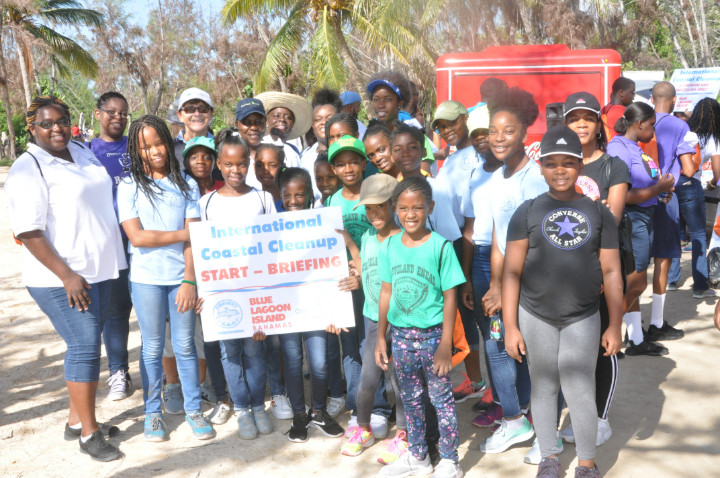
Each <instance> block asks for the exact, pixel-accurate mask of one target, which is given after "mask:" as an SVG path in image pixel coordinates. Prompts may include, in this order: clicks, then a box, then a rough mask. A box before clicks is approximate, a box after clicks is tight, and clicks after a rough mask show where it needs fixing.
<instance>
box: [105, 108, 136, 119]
mask: <svg viewBox="0 0 720 478" xmlns="http://www.w3.org/2000/svg"><path fill="white" fill-rule="evenodd" d="M100 111H102V112H103V113H105V114H106V115H108V116H109V117H111V118H122V119H127V118H128V116H130V113H127V112H125V111H113V110H103V109H100Z"/></svg>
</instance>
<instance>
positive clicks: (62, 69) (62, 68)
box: [50, 55, 72, 78]
mask: <svg viewBox="0 0 720 478" xmlns="http://www.w3.org/2000/svg"><path fill="white" fill-rule="evenodd" d="M50 61H51V62H52V64H53V65H55V73H57V75H58V76H61V77H63V78H71V77H72V70H70V68H68V67H67V65H65V63H63V62H62V60H61V59H60V58H59V57H58V56H57V55H50Z"/></svg>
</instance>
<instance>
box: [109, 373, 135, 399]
mask: <svg viewBox="0 0 720 478" xmlns="http://www.w3.org/2000/svg"><path fill="white" fill-rule="evenodd" d="M107 383H108V385H109V386H110V391H109V392H108V396H107V398H108V400H122V399H124V398H127V397H129V396H130V394H131V393H132V380H130V374H129V373H127V372H126V371H125V370H122V369H120V370H118V371H117V372H115V373H114V374H112V375H111V376H110V378H108V380H107Z"/></svg>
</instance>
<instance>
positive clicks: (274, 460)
mask: <svg viewBox="0 0 720 478" xmlns="http://www.w3.org/2000/svg"><path fill="white" fill-rule="evenodd" d="M7 170H8V168H0V185H2V184H4V179H5V177H6V175H7ZM0 196H3V193H0ZM0 202H2V203H3V204H2V205H1V206H0V254H1V257H2V262H1V264H2V266H1V267H0V284H2V286H1V287H0V320H1V321H2V322H1V323H2V327H1V328H0V476H3V477H5V476H12V477H19V476H23V477H29V476H42V477H73V476H112V477H130V476H173V477H174V476H178V477H198V476H248V477H255V476H263V477H267V478H269V477H286V476H287V477H290V476H292V477H296V478H299V477H305V476H343V477H348V478H351V477H362V476H372V475H374V474H375V473H376V472H377V470H379V468H380V465H379V464H378V463H376V458H377V456H379V454H380V451H381V450H380V448H381V447H380V446H377V445H375V446H373V447H371V448H370V449H368V450H367V451H366V452H365V453H364V454H363V455H361V456H360V457H356V458H350V457H345V456H341V455H340V454H339V446H340V439H331V438H327V437H324V436H322V435H320V434H319V432H318V431H311V432H310V440H309V441H308V442H307V443H304V444H296V443H291V442H289V441H288V440H287V438H286V436H285V435H284V432H286V431H287V430H288V429H289V427H290V422H289V421H275V422H274V424H275V430H276V431H274V432H273V433H272V434H271V435H268V436H265V437H261V438H259V439H257V440H254V441H243V440H240V439H239V438H238V437H237V436H236V430H237V425H236V423H235V422H234V420H232V419H231V421H229V422H228V423H227V424H225V425H220V426H217V427H216V429H217V433H218V436H217V438H216V439H214V440H212V441H208V442H200V441H197V440H195V439H194V438H193V437H192V435H191V432H190V430H189V428H188V426H187V425H186V424H184V423H183V417H182V416H166V423H167V425H168V427H169V430H170V440H169V441H167V442H164V443H148V442H146V441H145V440H143V438H142V430H143V422H142V420H143V403H142V393H141V392H140V391H136V392H135V393H134V394H133V395H132V396H131V397H129V398H128V399H126V400H123V401H119V402H112V401H108V400H106V399H105V396H106V394H107V385H106V384H105V380H106V379H107V377H108V372H107V370H103V372H102V374H101V382H100V389H99V390H98V406H97V414H98V419H99V420H102V421H106V422H109V423H111V424H114V425H117V426H118V427H120V430H121V434H120V435H119V436H118V437H116V438H114V439H113V443H115V444H116V445H118V446H119V447H120V449H121V450H122V451H123V452H124V453H125V458H124V459H121V460H117V461H113V462H110V463H97V462H94V461H92V460H90V458H89V457H88V456H86V455H83V454H81V453H79V451H78V445H77V443H76V442H65V441H64V440H63V438H62V433H63V426H64V423H65V421H66V418H67V417H66V408H67V405H68V399H67V394H66V390H65V384H64V381H63V356H64V351H65V345H64V343H63V341H62V340H61V339H60V338H59V336H58V335H57V334H56V333H55V332H54V330H53V328H52V326H51V325H50V322H49V320H48V319H47V318H46V317H45V316H44V315H43V314H42V313H41V312H40V310H39V309H38V308H37V306H36V305H35V303H34V302H33V301H32V299H31V298H30V296H29V294H28V293H27V291H26V290H25V288H24V287H23V286H22V282H21V277H20V267H21V265H20V264H21V254H20V251H21V249H20V247H18V246H16V245H15V244H14V242H13V240H12V236H11V233H10V228H9V224H8V212H7V209H6V207H5V205H4V196H3V197H2V198H1V199H0ZM683 267H684V272H685V276H687V269H688V268H689V253H686V254H685V256H684V257H683ZM690 282H691V280H690V281H687V280H684V282H683V283H682V284H681V290H680V291H678V292H669V293H668V298H667V305H666V312H665V315H666V318H667V320H668V321H669V322H670V323H672V324H679V325H680V327H681V328H683V329H684V330H685V332H686V336H685V338H684V339H683V340H680V341H675V342H669V343H667V344H666V345H667V346H668V348H669V349H670V354H669V355H667V356H665V357H626V358H625V359H623V360H621V361H620V381H619V384H618V387H617V394H616V396H615V402H614V405H613V408H612V411H611V416H610V422H611V425H612V428H613V437H612V438H611V439H610V441H608V442H607V443H606V444H605V445H603V446H602V447H600V448H599V449H598V456H597V462H598V465H599V467H600V469H601V470H602V471H603V473H604V476H607V477H657V478H664V477H710V476H720V471H719V470H720V432H719V430H720V407H718V406H717V404H718V397H719V396H720V385H719V382H720V380H719V379H720V373H718V361H720V332H718V331H717V330H716V329H715V328H714V327H713V324H712V312H713V306H714V303H715V301H714V300H702V301H700V300H694V299H692V297H691V292H690V288H691V284H690ZM649 302H650V301H649V291H648V292H646V294H645V296H643V301H642V303H643V306H642V309H643V316H649V312H650V305H649ZM131 322H132V323H131V334H130V359H131V364H130V372H131V374H132V377H133V380H134V381H135V384H136V387H139V386H140V373H139V370H138V353H139V347H140V332H139V330H138V327H137V322H136V320H135V317H134V316H133V317H132V318H131ZM105 367H106V362H105V359H104V358H103V369H105ZM453 376H454V379H455V380H454V381H455V383H459V377H460V371H459V370H457V369H456V370H454V371H453ZM472 403H473V402H472V401H468V402H465V403H464V404H461V405H459V408H458V412H459V417H460V434H461V444H460V463H461V465H462V467H463V469H464V470H465V471H466V474H467V476H470V477H479V476H493V477H495V476H497V477H500V476H512V477H534V476H535V473H536V467H533V466H529V465H526V464H524V463H523V461H522V458H523V456H524V454H525V453H526V452H527V450H528V449H529V446H530V442H528V443H527V444H523V445H516V446H515V447H513V448H511V449H510V450H508V451H507V452H505V453H502V454H500V455H485V454H483V453H481V452H480V451H478V450H477V445H478V443H479V441H480V440H484V439H486V438H487V437H488V436H489V435H490V431H489V429H478V428H475V427H473V426H471V425H470V422H471V420H472V418H473V416H474V414H473V412H472V410H471V405H472ZM347 419H348V413H345V414H344V415H342V416H341V417H340V420H341V423H342V424H343V425H344V424H345V423H346V422H347ZM563 423H564V425H563V426H566V425H567V423H568V418H567V417H566V416H564V417H563ZM560 459H561V463H562V467H563V473H565V476H573V470H574V466H575V465H576V459H575V450H574V446H573V445H567V444H566V445H565V452H564V453H563V454H562V455H560Z"/></svg>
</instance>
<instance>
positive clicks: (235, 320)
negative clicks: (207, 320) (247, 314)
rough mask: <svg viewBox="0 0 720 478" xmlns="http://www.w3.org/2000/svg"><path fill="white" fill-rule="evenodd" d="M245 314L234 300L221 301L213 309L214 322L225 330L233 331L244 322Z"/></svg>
mask: <svg viewBox="0 0 720 478" xmlns="http://www.w3.org/2000/svg"><path fill="white" fill-rule="evenodd" d="M242 318H243V312H242V308H240V304H238V303H237V302H235V301H234V300H230V299H225V300H221V301H220V302H218V303H217V304H215V307H214V308H213V320H215V323H216V324H218V326H220V327H222V328H223V329H232V328H235V327H237V326H238V324H240V322H242Z"/></svg>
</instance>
